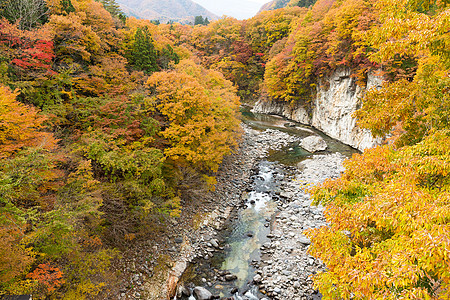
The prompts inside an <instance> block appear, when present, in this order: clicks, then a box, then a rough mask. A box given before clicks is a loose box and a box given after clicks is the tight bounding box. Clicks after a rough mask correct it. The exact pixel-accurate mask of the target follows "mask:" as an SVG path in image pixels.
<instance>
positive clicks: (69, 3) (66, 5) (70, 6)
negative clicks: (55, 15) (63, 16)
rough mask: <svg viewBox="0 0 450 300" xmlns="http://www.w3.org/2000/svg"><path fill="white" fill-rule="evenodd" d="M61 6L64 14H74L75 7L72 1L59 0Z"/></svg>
mask: <svg viewBox="0 0 450 300" xmlns="http://www.w3.org/2000/svg"><path fill="white" fill-rule="evenodd" d="M61 5H62V8H63V10H64V11H65V12H66V13H71V12H75V7H73V4H72V1H70V0H61Z"/></svg>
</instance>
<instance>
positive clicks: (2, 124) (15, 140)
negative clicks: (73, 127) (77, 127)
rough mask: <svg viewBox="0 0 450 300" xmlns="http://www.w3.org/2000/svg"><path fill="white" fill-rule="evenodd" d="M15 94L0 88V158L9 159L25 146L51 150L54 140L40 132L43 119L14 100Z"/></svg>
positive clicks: (5, 88) (7, 89)
mask: <svg viewBox="0 0 450 300" xmlns="http://www.w3.org/2000/svg"><path fill="white" fill-rule="evenodd" d="M16 96H17V93H14V92H11V90H10V89H9V88H7V87H4V86H0V104H1V105H0V128H1V132H0V158H5V157H9V156H11V155H12V154H14V153H15V152H17V151H18V150H20V149H22V148H24V147H27V146H43V147H46V148H52V147H54V146H55V142H56V141H55V139H54V138H53V136H52V135H51V134H50V133H45V132H42V131H41V129H42V128H43V125H44V122H45V120H46V119H45V117H43V116H40V115H39V114H38V111H37V110H36V109H35V108H32V107H27V106H26V105H24V104H22V103H20V102H18V101H16V100H15V98H16Z"/></svg>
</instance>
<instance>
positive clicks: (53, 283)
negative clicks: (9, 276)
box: [27, 264, 64, 293]
mask: <svg viewBox="0 0 450 300" xmlns="http://www.w3.org/2000/svg"><path fill="white" fill-rule="evenodd" d="M62 277H63V273H62V272H61V271H60V270H59V269H58V268H53V267H51V266H49V265H47V264H40V265H39V266H38V267H37V268H36V269H35V270H34V271H33V272H31V273H29V274H27V278H30V279H32V280H36V281H37V282H39V283H40V284H42V285H44V286H45V287H46V288H47V292H49V293H51V292H54V291H55V290H56V288H58V287H60V286H61V285H62V284H63V283H64V280H63V279H62Z"/></svg>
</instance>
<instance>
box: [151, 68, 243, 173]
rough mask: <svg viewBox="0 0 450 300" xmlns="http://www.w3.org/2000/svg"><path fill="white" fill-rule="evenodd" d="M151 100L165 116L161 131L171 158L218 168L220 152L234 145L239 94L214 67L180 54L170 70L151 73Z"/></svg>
mask: <svg viewBox="0 0 450 300" xmlns="http://www.w3.org/2000/svg"><path fill="white" fill-rule="evenodd" d="M147 84H148V85H149V86H150V87H151V88H152V89H153V91H154V93H153V97H152V105H153V106H154V107H155V108H156V109H158V111H159V112H160V113H161V114H162V115H163V116H164V117H165V118H166V120H167V126H165V129H164V130H163V131H162V132H161V135H162V136H163V137H164V138H165V139H167V141H168V143H169V145H170V146H169V147H168V148H167V149H165V151H164V153H165V155H167V156H168V157H170V158H171V159H173V160H174V161H183V160H185V161H187V162H189V163H191V164H193V165H194V166H196V167H198V168H199V169H203V170H212V171H217V169H218V166H219V164H220V163H221V161H222V158H223V156H224V155H226V154H227V153H229V152H230V151H231V150H232V148H233V147H235V146H236V139H237V136H238V124H239V121H238V119H237V117H236V114H237V110H238V105H239V99H238V97H237V96H236V94H235V93H236V89H235V88H234V87H233V86H232V84H231V82H229V81H227V80H226V79H224V78H223V75H221V74H220V73H219V72H216V71H211V70H206V69H204V68H202V67H200V66H198V65H196V64H195V63H194V62H193V61H190V60H184V61H182V62H181V63H180V64H178V65H177V66H176V67H175V68H174V70H172V71H168V72H159V73H155V74H153V75H152V76H151V77H150V78H149V80H148V82H147Z"/></svg>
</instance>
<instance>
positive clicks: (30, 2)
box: [0, 0, 49, 30]
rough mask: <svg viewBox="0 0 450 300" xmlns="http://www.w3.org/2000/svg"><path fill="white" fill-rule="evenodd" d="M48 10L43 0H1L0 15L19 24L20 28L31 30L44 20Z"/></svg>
mask: <svg viewBox="0 0 450 300" xmlns="http://www.w3.org/2000/svg"><path fill="white" fill-rule="evenodd" d="M48 13H49V10H48V7H47V5H46V3H45V1H44V0H3V1H2V2H1V6H0V16H2V17H4V18H6V19H8V20H9V21H10V22H13V23H15V22H16V21H17V22H18V24H19V28H20V29H21V30H24V29H26V30H31V29H32V28H33V27H35V26H36V25H38V24H42V23H44V22H46V20H47V16H48Z"/></svg>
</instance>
